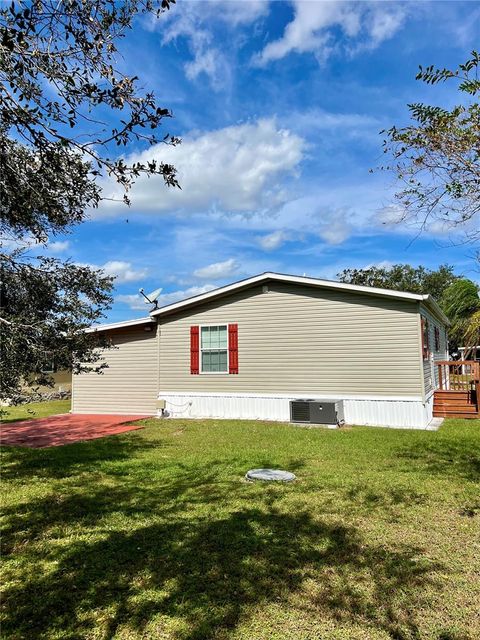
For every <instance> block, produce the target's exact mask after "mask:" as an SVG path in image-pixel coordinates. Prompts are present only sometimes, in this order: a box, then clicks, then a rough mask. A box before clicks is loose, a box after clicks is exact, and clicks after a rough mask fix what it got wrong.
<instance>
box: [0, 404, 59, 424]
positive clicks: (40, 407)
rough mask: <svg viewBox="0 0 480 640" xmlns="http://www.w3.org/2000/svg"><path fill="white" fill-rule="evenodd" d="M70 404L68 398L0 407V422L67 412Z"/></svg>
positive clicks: (31, 418)
mask: <svg viewBox="0 0 480 640" xmlns="http://www.w3.org/2000/svg"><path fill="white" fill-rule="evenodd" d="M70 405H71V401H70V400H51V401H50V402H31V403H30V404H19V405H17V406H16V407H0V420H1V421H2V422H15V421H16V420H33V419H34V418H45V417H46V416H51V415H56V414H58V413H68V412H69V411H70Z"/></svg>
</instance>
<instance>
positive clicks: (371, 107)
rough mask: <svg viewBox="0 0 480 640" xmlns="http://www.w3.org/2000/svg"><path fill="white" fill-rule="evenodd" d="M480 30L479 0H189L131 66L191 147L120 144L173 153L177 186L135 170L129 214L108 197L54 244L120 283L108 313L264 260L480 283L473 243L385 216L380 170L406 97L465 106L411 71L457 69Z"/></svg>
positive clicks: (133, 40) (125, 50)
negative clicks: (415, 270) (405, 270)
mask: <svg viewBox="0 0 480 640" xmlns="http://www.w3.org/2000/svg"><path fill="white" fill-rule="evenodd" d="M479 35H480V8H479V5H478V4H477V3H475V2H451V3H450V2H415V3H414V2H410V3H396V2H372V3H368V2H352V3H350V2H334V1H332V2H315V1H311V2H308V1H307V2H305V1H299V2H297V1H295V2H266V1H263V0H259V1H252V2H249V1H248V0H242V1H241V2H234V1H230V0H228V1H224V0H218V1H214V2H209V1H208V0H201V1H192V2H186V1H184V0H183V1H182V0H179V2H178V5H176V6H173V8H172V9H171V11H170V12H169V13H168V14H165V15H163V16H162V17H161V18H160V19H159V20H153V19H151V18H142V19H141V20H139V21H138V22H137V24H136V26H135V29H134V31H133V32H131V33H130V34H128V36H127V39H126V40H125V41H124V42H123V43H122V46H121V51H122V56H123V58H122V60H121V64H122V66H123V67H124V70H125V71H127V72H128V73H131V74H136V75H138V76H139V77H140V79H141V81H142V85H143V86H144V87H145V89H148V90H154V91H155V93H156V95H157V96H158V99H159V102H160V104H162V106H167V107H169V108H171V109H172V110H173V113H174V116H175V118H174V119H173V120H171V121H169V122H168V127H167V126H166V125H165V126H166V128H165V133H167V131H168V133H171V134H175V135H177V136H180V137H182V138H183V143H182V144H181V145H180V146H179V147H177V148H175V149H172V148H167V147H165V146H164V145H159V146H158V147H154V148H151V149H144V148H141V147H132V148H129V149H127V153H126V155H127V156H128V157H129V158H130V159H132V160H133V159H137V158H138V157H139V156H141V157H143V158H147V157H156V158H158V159H163V160H165V161H168V162H172V163H174V164H175V165H176V166H177V168H178V170H179V177H180V182H181V184H182V191H179V190H172V189H167V188H166V187H164V186H163V182H162V180H161V179H157V178H153V179H149V180H148V179H141V180H140V181H139V182H138V183H137V184H136V186H135V187H134V189H133V191H132V193H131V200H132V205H131V207H130V208H127V207H125V206H124V205H122V204H119V203H118V204H116V203H112V202H108V203H105V204H104V205H103V206H101V207H100V209H99V210H98V211H95V212H93V213H92V214H91V219H90V221H89V222H87V223H85V224H83V225H82V226H80V227H78V228H77V229H76V230H75V231H74V233H72V234H70V235H69V236H66V237H60V238H55V239H52V242H51V243H50V247H49V251H50V252H51V253H54V254H57V255H61V256H62V257H69V258H71V259H72V260H74V261H75V262H80V263H88V264H92V265H97V266H99V267H104V268H105V269H106V271H107V272H108V273H111V274H113V275H116V276H117V280H116V291H115V304H114V306H113V308H112V310H111V312H110V314H109V319H110V320H112V321H117V320H123V319H127V318H132V317H136V316H139V315H144V314H145V313H146V311H147V310H148V307H147V306H145V305H143V302H142V301H141V299H140V298H139V296H138V289H139V287H144V288H145V290H146V291H149V290H153V289H155V288H157V287H162V289H163V290H162V296H161V302H162V303H168V302H172V301H175V300H178V299H181V298H182V297H186V296H188V295H193V294H195V293H199V292H203V291H206V290H208V289H211V288H213V287H215V286H219V285H222V284H225V283H227V282H231V281H234V280H237V279H240V278H243V277H246V276H249V275H254V274H256V273H259V272H262V271H266V270H272V271H279V272H284V273H293V274H300V275H302V274H304V273H305V274H307V275H309V276H312V277H326V278H333V279H334V278H335V275H336V274H337V273H338V272H339V271H341V270H342V269H343V268H346V267H357V268H358V267H365V266H368V265H383V264H384V265H389V264H391V263H396V262H409V263H411V264H415V265H417V264H419V263H421V264H424V265H425V266H427V267H431V268H434V267H436V266H438V265H439V264H442V263H445V262H447V263H450V264H453V265H454V266H455V268H456V270H457V271H458V272H459V273H464V274H465V275H467V276H468V277H471V278H474V279H476V275H477V274H476V271H475V261H474V260H473V258H472V253H473V250H472V248H471V247H470V248H469V247H465V246H460V247H452V246H451V238H448V237H447V236H441V235H437V236H432V235H430V236H421V237H420V238H417V239H414V237H415V230H413V229H408V228H405V227H399V226H398V225H391V224H383V222H384V221H385V220H387V221H388V220H390V219H391V214H392V211H394V210H393V209H392V206H393V205H394V199H393V194H394V187H395V185H394V183H393V181H392V177H391V176H390V175H388V174H383V173H381V172H374V173H373V174H372V173H370V171H369V170H370V169H371V168H373V167H376V166H378V165H379V164H380V163H381V162H382V160H383V158H382V146H381V143H382V136H381V135H380V134H379V132H380V130H381V129H383V128H385V127H389V126H391V125H392V124H397V125H402V124H405V123H406V122H407V121H408V112H407V108H406V105H407V103H411V102H417V101H428V102H429V103H438V104H442V105H450V104H453V103H454V102H455V100H456V99H457V96H456V95H455V91H454V90H453V85H442V86H439V87H435V88H431V87H427V86H426V85H424V84H422V83H419V82H417V81H416V80H415V74H416V72H417V69H418V65H419V64H422V65H428V64H434V65H437V66H444V65H445V66H449V67H455V66H457V65H458V64H459V63H460V62H462V61H464V60H465V59H466V58H467V55H468V53H469V51H470V50H471V49H472V48H474V47H475V45H476V44H478V39H479V38H478V36H479ZM104 189H105V193H106V195H109V196H111V195H119V194H120V192H119V191H118V189H117V188H116V186H115V185H113V184H109V183H105V184H104ZM127 220H128V221H127ZM412 240H413V242H412Z"/></svg>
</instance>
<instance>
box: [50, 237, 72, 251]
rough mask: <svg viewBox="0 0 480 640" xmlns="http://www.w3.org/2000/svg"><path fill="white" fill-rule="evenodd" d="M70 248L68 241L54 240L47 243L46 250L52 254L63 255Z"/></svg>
mask: <svg viewBox="0 0 480 640" xmlns="http://www.w3.org/2000/svg"><path fill="white" fill-rule="evenodd" d="M69 247H70V242H69V241H68V240H56V241H55V242H49V243H48V246H47V249H49V251H52V253H63V252H64V251H66V250H67V249H68V248H69Z"/></svg>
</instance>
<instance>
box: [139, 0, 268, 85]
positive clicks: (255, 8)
mask: <svg viewBox="0 0 480 640" xmlns="http://www.w3.org/2000/svg"><path fill="white" fill-rule="evenodd" d="M267 12H268V2H264V1H263V0H250V1H248V2H247V1H245V0H239V1H234V0H202V2H182V3H179V5H178V7H175V10H172V11H169V12H168V13H167V14H165V15H164V18H165V19H164V20H161V21H160V22H153V20H152V21H151V22H150V24H149V26H150V28H156V26H158V27H160V28H161V29H162V35H163V43H164V44H168V43H169V42H172V41H174V40H177V39H178V38H185V39H186V41H187V43H188V47H189V50H190V54H191V56H192V60H189V61H188V62H186V63H185V65H184V68H185V74H186V76H187V78H189V79H190V80H195V79H196V78H198V77H199V76H201V75H202V74H203V75H205V76H206V77H207V78H208V79H209V81H210V84H211V86H212V87H213V89H215V90H220V89H225V88H226V86H228V85H229V84H230V76H231V68H230V63H229V59H228V55H227V54H226V53H225V51H223V50H222V49H220V48H218V47H217V46H215V40H216V38H215V27H218V26H219V25H220V27H221V28H222V30H225V28H232V29H236V28H238V27H240V26H243V25H247V24H251V23H252V22H254V21H256V20H257V19H258V18H259V17H261V16H263V15H265V14H266V13H267Z"/></svg>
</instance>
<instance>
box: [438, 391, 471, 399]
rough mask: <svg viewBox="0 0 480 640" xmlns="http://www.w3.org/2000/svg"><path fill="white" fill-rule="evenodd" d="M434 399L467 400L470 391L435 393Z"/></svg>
mask: <svg viewBox="0 0 480 640" xmlns="http://www.w3.org/2000/svg"><path fill="white" fill-rule="evenodd" d="M434 395H435V397H436V398H468V397H469V396H470V395H471V392H470V391H435V392H434Z"/></svg>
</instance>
